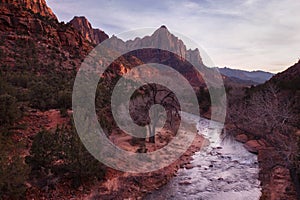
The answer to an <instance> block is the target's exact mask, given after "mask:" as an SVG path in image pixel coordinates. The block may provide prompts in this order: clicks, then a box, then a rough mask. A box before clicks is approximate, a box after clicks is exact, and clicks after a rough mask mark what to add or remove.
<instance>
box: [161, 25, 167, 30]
mask: <svg viewBox="0 0 300 200" xmlns="http://www.w3.org/2000/svg"><path fill="white" fill-rule="evenodd" d="M160 28H164V29H168V28H167V27H166V26H165V25H161V27H160Z"/></svg>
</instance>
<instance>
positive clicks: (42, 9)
mask: <svg viewBox="0 0 300 200" xmlns="http://www.w3.org/2000/svg"><path fill="white" fill-rule="evenodd" d="M0 4H3V5H5V6H10V5H14V6H16V7H18V8H19V9H20V10H30V11H31V12H33V13H35V14H39V15H41V16H43V17H48V18H52V19H57V18H56V16H55V14H54V13H53V12H52V10H51V9H50V8H49V7H48V6H47V4H46V1H45V0H0Z"/></svg>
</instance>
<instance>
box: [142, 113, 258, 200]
mask: <svg viewBox="0 0 300 200" xmlns="http://www.w3.org/2000/svg"><path fill="white" fill-rule="evenodd" d="M186 117H188V118H189V119H190V120H197V121H198V125H197V129H198V132H199V134H201V135H202V136H204V137H205V138H206V139H207V140H209V142H210V145H209V146H208V147H205V148H203V149H202V150H201V151H199V152H197V153H196V154H195V155H194V156H193V161H192V162H191V164H190V165H188V166H186V167H185V168H184V169H181V170H179V171H178V173H177V175H176V177H174V178H173V179H172V180H171V181H170V182H169V183H168V184H166V185H165V186H164V187H162V188H160V189H159V190H156V191H154V192H152V193H151V194H149V195H148V196H147V197H146V198H145V199H147V200H152V199H153V200H154V199H155V200H159V199H197V200H199V199H200V200H201V199H203V200H219V199H224V200H227V199H230V200H258V199H259V198H260V196H261V188H260V182H259V180H258V174H259V167H258V163H257V156H256V155H254V154H251V153H249V152H248V151H247V150H246V149H245V148H244V147H243V145H242V144H241V143H238V142H236V141H234V140H231V139H225V140H221V139H220V138H221V137H220V129H219V127H218V126H219V125H218V123H212V122H210V121H209V120H206V119H199V118H195V117H193V116H191V115H187V116H186Z"/></svg>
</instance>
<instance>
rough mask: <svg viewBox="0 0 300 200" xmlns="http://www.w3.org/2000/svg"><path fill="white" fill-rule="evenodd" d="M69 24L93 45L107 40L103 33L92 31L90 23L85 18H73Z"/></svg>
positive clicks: (98, 30)
mask: <svg viewBox="0 0 300 200" xmlns="http://www.w3.org/2000/svg"><path fill="white" fill-rule="evenodd" d="M69 23H70V24H71V25H72V26H73V27H74V28H75V29H77V30H78V31H79V32H80V33H81V34H82V36H83V37H85V38H86V39H87V40H88V41H90V42H91V43H93V44H95V45H97V44H99V43H101V42H102V41H104V40H106V39H107V38H108V35H107V34H106V33H105V32H104V31H102V30H100V29H93V27H92V25H91V23H90V22H89V21H88V20H87V19H86V18H85V17H74V18H73V19H72V20H71V21H70V22H69Z"/></svg>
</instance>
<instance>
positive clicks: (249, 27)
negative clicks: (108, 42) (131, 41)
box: [47, 0, 300, 72]
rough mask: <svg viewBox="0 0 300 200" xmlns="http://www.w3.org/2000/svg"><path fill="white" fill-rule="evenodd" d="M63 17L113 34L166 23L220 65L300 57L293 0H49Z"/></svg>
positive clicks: (272, 65) (265, 64)
mask: <svg viewBox="0 0 300 200" xmlns="http://www.w3.org/2000/svg"><path fill="white" fill-rule="evenodd" d="M47 2H48V4H49V6H50V7H51V8H52V9H53V11H54V12H55V13H56V14H57V15H58V17H59V19H60V20H63V21H69V20H70V19H71V18H72V17H73V16H74V15H84V16H86V17H87V18H88V19H89V20H90V21H91V23H92V24H93V26H95V27H98V28H101V29H102V30H104V31H105V32H107V33H108V34H109V35H112V34H118V33H120V32H123V31H128V30H132V29H136V28H142V27H160V25H162V24H165V25H167V27H168V28H169V29H170V30H171V31H172V30H174V31H176V32H179V33H182V34H183V35H186V36H188V37H189V38H191V39H193V40H194V41H195V42H197V43H198V44H200V45H201V46H202V47H203V48H204V49H205V50H206V52H207V53H208V55H209V56H210V57H211V58H212V60H213V61H214V63H215V64H216V65H218V66H228V67H233V68H241V69H249V70H256V69H263V70H267V71H272V72H277V71H282V70H284V69H286V68H287V67H288V66H290V65H291V64H293V63H294V62H296V61H297V59H298V58H299V57H300V55H299V53H298V52H297V50H298V49H299V48H300V34H299V32H300V12H299V10H300V2H299V1H295V0H269V1H265V0H187V1H180V0H174V1H171V0H165V1H159V0H153V1H147V0H141V1H130V0H124V1H121V0H109V1H107V0H105V1H104V0H85V1H75V0H64V1H56V0H47Z"/></svg>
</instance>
